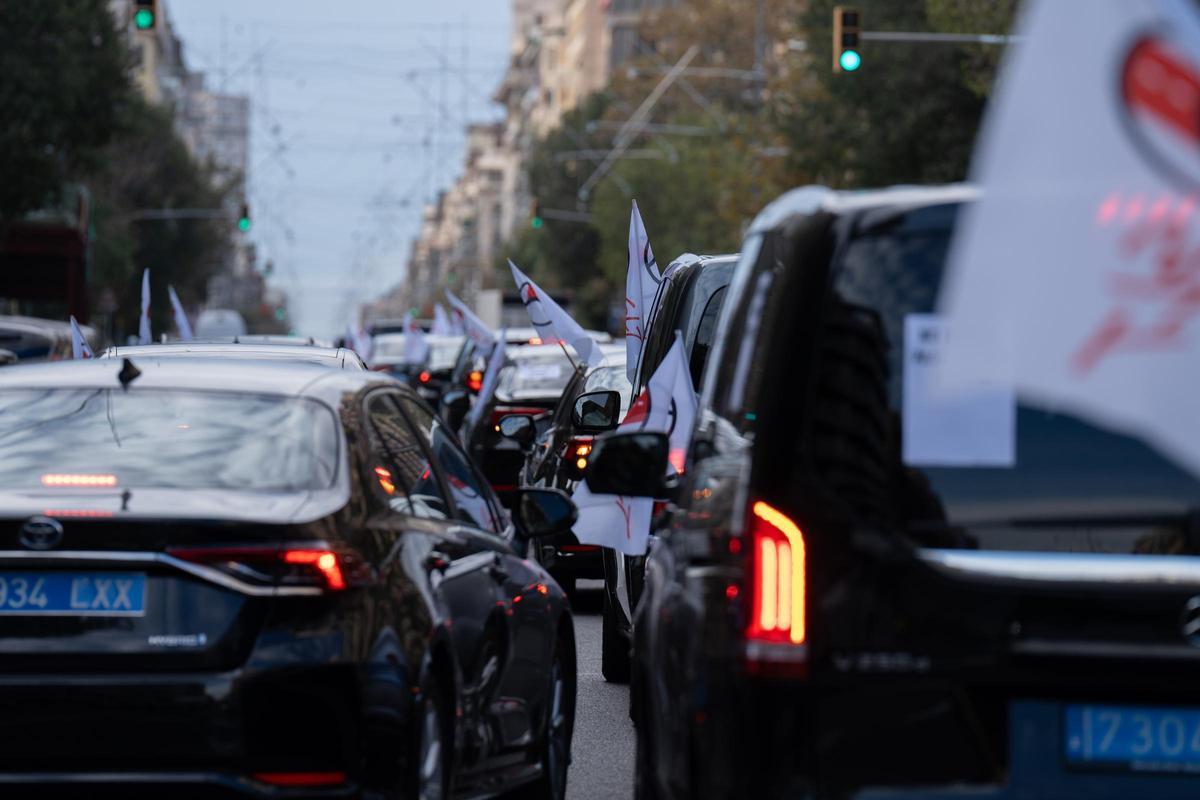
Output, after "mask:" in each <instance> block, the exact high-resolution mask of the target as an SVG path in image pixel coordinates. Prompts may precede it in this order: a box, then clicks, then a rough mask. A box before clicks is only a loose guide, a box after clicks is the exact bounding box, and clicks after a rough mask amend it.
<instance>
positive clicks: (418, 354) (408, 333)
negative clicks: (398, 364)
mask: <svg viewBox="0 0 1200 800" xmlns="http://www.w3.org/2000/svg"><path fill="white" fill-rule="evenodd" d="M428 356H429V342H427V341H425V331H423V330H421V327H420V326H419V325H417V318H416V317H415V316H414V315H413V312H411V311H409V312H408V313H406V314H405V315H404V361H405V363H407V364H424V363H425V359H426V358H427V357H428Z"/></svg>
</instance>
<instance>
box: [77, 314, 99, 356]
mask: <svg viewBox="0 0 1200 800" xmlns="http://www.w3.org/2000/svg"><path fill="white" fill-rule="evenodd" d="M71 357H72V358H95V357H96V355H95V354H94V353H93V352H92V346H91V345H90V344H88V340H87V337H86V336H84V335H83V329H82V328H80V327H79V323H78V322H76V321H75V316H74V315H72V316H71Z"/></svg>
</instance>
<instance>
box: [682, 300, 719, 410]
mask: <svg viewBox="0 0 1200 800" xmlns="http://www.w3.org/2000/svg"><path fill="white" fill-rule="evenodd" d="M726 291H727V288H726V287H725V286H722V287H721V288H720V289H717V291H715V292H713V295H712V297H710V298H708V303H707V304H706V305H705V306H704V313H703V314H701V315H700V324H699V325H697V326H696V338H695V339H694V340H693V341H692V346H691V355H690V357H689V358H688V371H689V372H691V373H692V386H695V387H699V386H700V378H701V377H702V376H703V375H704V365H705V364H706V363H707V362H708V352H709V350H710V349H712V344H713V337H714V336H716V333H717V317H718V316H719V315H720V313H721V306H722V305H723V304H724V303H725V294H726Z"/></svg>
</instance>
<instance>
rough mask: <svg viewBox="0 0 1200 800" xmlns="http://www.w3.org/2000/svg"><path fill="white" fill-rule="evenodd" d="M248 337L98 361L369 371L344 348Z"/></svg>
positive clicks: (114, 352) (134, 348) (107, 353)
mask: <svg viewBox="0 0 1200 800" xmlns="http://www.w3.org/2000/svg"><path fill="white" fill-rule="evenodd" d="M247 338H248V337H241V338H239V339H238V340H233V339H231V340H229V341H224V342H195V341H193V342H167V343H164V344H146V345H131V346H121V347H109V348H107V349H105V350H104V351H103V352H101V353H100V354H99V355H98V356H97V357H98V358H106V359H108V358H133V359H137V360H139V361H141V360H145V359H154V360H156V361H158V360H163V359H172V360H174V359H218V358H228V359H239V360H251V361H296V362H307V363H310V364H319V365H321V366H324V367H332V368H334V369H346V370H352V371H357V372H361V371H363V370H366V368H367V367H366V365H365V364H363V361H362V359H361V358H359V357H358V354H357V353H355V352H354V351H353V350H347V349H346V348H344V347H320V346H317V345H305V344H276V343H271V342H265V341H257V342H249V341H246V339H247Z"/></svg>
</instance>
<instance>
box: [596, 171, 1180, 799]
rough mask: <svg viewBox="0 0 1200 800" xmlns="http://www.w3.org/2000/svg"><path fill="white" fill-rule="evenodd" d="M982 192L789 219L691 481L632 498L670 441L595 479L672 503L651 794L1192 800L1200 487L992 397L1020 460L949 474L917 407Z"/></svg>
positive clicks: (1036, 407)
mask: <svg viewBox="0 0 1200 800" xmlns="http://www.w3.org/2000/svg"><path fill="white" fill-rule="evenodd" d="M975 197H976V194H975V192H974V191H973V190H972V189H971V188H969V187H962V186H951V187H938V188H904V189H894V190H888V191H880V192H867V193H864V192H856V193H838V192H833V191H830V190H827V189H807V190H803V191H798V192H795V193H792V194H789V195H786V196H784V197H783V198H781V199H780V200H778V201H776V202H775V203H774V204H772V205H771V206H769V207H768V208H767V209H766V210H764V211H763V213H762V214H761V215H760V216H759V217H758V219H757V220H756V221H755V222H754V223H753V225H752V226H751V228H750V230H749V233H748V236H747V239H746V242H745V245H744V249H743V252H744V256H743V258H742V260H741V262H740V263H739V265H738V268H737V273H736V276H735V278H734V281H733V284H732V285H731V288H730V290H729V291H730V297H729V300H728V302H727V304H726V308H725V309H724V311H723V313H722V316H721V320H720V323H719V331H720V332H719V335H718V337H717V343H716V346H715V349H714V352H713V355H712V363H710V364H709V367H708V370H707V373H706V375H705V381H704V389H703V392H702V398H701V404H700V420H699V424H698V426H697V429H696V431H695V434H694V437H693V439H692V442H691V446H690V455H689V460H688V463H687V468H686V471H685V474H684V478H683V481H682V483H681V485H680V486H678V487H677V489H675V490H671V489H669V488H655V487H651V488H649V489H647V488H646V485H648V484H653V483H654V482H655V475H656V474H661V472H659V473H656V472H655V471H656V470H659V469H661V468H662V467H664V466H665V458H666V456H665V448H666V446H665V442H664V441H663V439H664V437H662V436H661V435H656V434H645V435H641V436H635V437H631V436H629V435H624V436H620V435H618V436H616V437H614V438H612V439H609V440H604V439H600V440H598V442H597V446H596V450H595V451H594V453H593V463H592V466H591V467H590V468H589V484H593V483H595V484H598V485H600V486H601V487H603V488H605V489H607V490H610V491H619V490H630V489H633V488H634V486H631V485H626V483H627V482H626V481H625V480H623V479H622V480H614V478H616V477H617V476H620V475H621V474H623V473H622V469H621V466H622V465H623V466H624V474H626V475H627V476H628V481H629V482H633V483H638V482H640V483H642V489H641V490H640V491H639V492H637V493H638V494H642V495H645V494H657V493H658V492H660V491H668V492H669V493H671V494H672V496H673V500H674V502H675V504H676V505H677V506H678V510H675V511H673V512H672V513H671V514H670V518H671V523H670V527H669V528H667V529H666V530H664V531H663V532H662V534H661V538H660V539H659V540H658V542H657V543H656V545H655V546H654V547H653V549H652V550H651V553H650V556H649V559H648V564H647V575H646V582H645V590H644V596H643V597H642V601H641V604H640V606H639V608H638V614H637V618H636V625H635V627H634V631H635V636H636V642H635V647H634V653H635V655H636V663H635V667H634V668H635V680H634V686H633V689H634V692H635V694H639V695H640V699H639V700H638V701H637V702H636V703H635V704H634V707H635V709H636V724H637V729H638V752H637V784H638V789H637V795H638V796H639V797H643V798H645V797H656V798H679V797H694V796H696V795H699V794H702V795H703V796H705V797H713V798H741V797H796V796H809V797H860V796H863V797H865V796H873V797H874V796H879V797H882V796H887V797H892V798H901V797H914V798H915V797H931V796H938V797H947V798H950V797H956V798H958V797H962V798H965V797H973V798H982V797H991V798H1000V797H1018V796H1019V797H1029V798H1059V797H1088V796H1095V797H1101V796H1108V797H1136V796H1148V797H1149V796H1153V797H1155V798H1183V797H1194V796H1196V793H1197V787H1198V785H1200V784H1198V782H1197V780H1198V779H1197V778H1196V777H1195V775H1194V771H1193V769H1192V767H1191V765H1193V764H1196V763H1197V755H1196V752H1195V751H1193V750H1188V749H1187V748H1188V747H1190V745H1187V744H1186V743H1185V739H1186V736H1188V735H1190V734H1191V733H1192V731H1193V729H1194V727H1193V726H1194V725H1195V724H1196V723H1195V722H1194V720H1196V719H1197V712H1196V710H1195V709H1196V708H1197V706H1198V705H1200V697H1198V696H1197V693H1196V691H1195V689H1194V688H1193V687H1192V684H1191V682H1190V681H1189V680H1188V679H1187V677H1186V676H1190V675H1191V673H1192V672H1193V671H1194V664H1195V643H1194V642H1193V641H1192V634H1193V631H1194V627H1193V626H1192V625H1191V624H1190V621H1191V620H1192V618H1193V610H1194V609H1195V608H1196V607H1197V605H1198V604H1197V601H1196V593H1197V591H1198V590H1200V570H1198V569H1197V567H1196V563H1195V562H1196V558H1195V556H1194V555H1193V554H1194V553H1196V552H1197V545H1196V543H1195V538H1194V533H1193V531H1194V530H1195V528H1194V522H1193V520H1194V519H1195V517H1194V509H1195V508H1196V507H1197V502H1198V501H1200V483H1198V481H1197V478H1196V477H1195V475H1194V474H1192V473H1191V472H1189V471H1188V470H1186V469H1184V468H1183V467H1181V466H1180V465H1179V464H1178V463H1176V462H1175V461H1173V460H1172V459H1171V458H1170V457H1169V456H1168V455H1167V454H1165V453H1164V452H1162V451H1161V450H1158V449H1156V448H1155V447H1154V446H1152V445H1150V444H1149V443H1147V442H1146V441H1145V440H1143V439H1141V438H1139V437H1138V436H1137V435H1131V434H1130V433H1129V432H1127V431H1121V432H1118V431H1116V430H1113V429H1109V428H1107V427H1106V426H1105V425H1104V424H1101V423H1097V422H1096V421H1094V420H1087V419H1084V418H1081V417H1078V416H1075V415H1074V414H1072V413H1069V412H1068V411H1067V410H1065V409H1063V408H1056V407H1051V406H1047V405H1046V404H1044V403H1043V402H1040V401H1039V400H1038V398H1036V397H1033V396H1026V395H1025V394H1023V393H1021V392H1019V391H1016V390H1013V391H1011V392H1010V391H1008V390H1005V389H1004V388H1003V387H999V390H996V389H993V390H992V400H990V401H988V402H996V403H999V404H1000V405H1001V406H1007V407H1008V409H1009V410H1010V412H1011V417H1009V419H1010V420H1011V422H1012V425H1011V426H1007V427H1006V424H1005V423H1003V421H1001V422H999V423H996V422H993V423H991V424H992V425H997V426H998V427H997V428H996V429H994V430H989V431H988V432H986V433H985V432H982V431H981V432H980V434H981V435H987V436H999V437H1001V438H1002V439H1003V438H1005V437H1007V441H1008V443H1009V444H1010V445H1011V446H1012V448H1013V449H1012V456H1011V457H1005V458H1004V459H1002V460H997V461H989V462H988V463H989V465H988V466H971V465H970V464H971V463H973V462H969V461H968V462H965V464H964V463H963V462H959V463H957V464H956V463H954V455H953V454H952V453H951V454H949V455H945V454H936V453H939V452H940V450H939V448H940V446H941V445H939V443H938V442H937V441H936V430H935V429H934V428H923V427H922V426H921V425H919V424H918V423H919V422H920V420H922V419H925V418H926V417H928V416H929V415H931V414H933V415H935V416H938V415H940V416H943V417H944V415H946V414H950V413H957V414H961V413H963V409H962V408H961V407H959V408H958V409H957V410H953V409H952V408H951V407H946V406H940V405H938V403H940V402H943V401H939V400H934V399H931V398H930V397H927V396H924V395H921V394H914V393H913V392H912V391H911V388H912V387H911V385H910V387H909V389H910V390H909V391H908V392H906V391H905V388H904V387H905V384H906V383H910V384H911V382H912V381H914V380H922V374H923V373H922V370H926V369H928V365H929V363H931V362H930V359H931V358H936V353H937V351H936V350H934V349H930V348H932V347H933V346H934V344H935V343H936V340H937V339H938V337H937V336H933V337H928V336H926V335H924V334H920V333H916V332H917V331H929V330H931V328H930V326H931V325H932V326H933V328H932V329H933V330H936V326H937V324H939V323H938V321H939V317H937V310H936V309H937V305H936V302H937V298H938V295H939V291H940V289H941V284H942V280H943V275H942V272H943V266H944V262H945V257H946V253H947V250H948V247H949V243H950V240H951V235H952V231H953V229H954V226H955V224H956V222H957V220H958V219H959V217H960V215H961V213H962V209H963V208H964V207H965V206H966V205H968V204H969V203H970V202H971V201H972V200H973V199H974V198H975ZM918 326H919V327H918ZM906 395H907V396H906ZM970 410H971V408H970V407H968V408H967V412H970ZM1004 417H1005V415H1004V414H1001V415H999V416H998V418H999V419H1001V420H1002V419H1003V418H1004ZM935 428H936V426H935ZM930 430H934V433H933V435H934V437H935V439H934V440H930V439H929V436H930V433H929V431H930ZM918 431H923V432H921V433H917V432H918ZM656 439H657V441H655V440H656ZM958 446H963V445H962V444H961V441H960V443H959V445H958ZM929 453H935V454H934V455H930V454H929ZM647 461H655V462H656V463H654V464H652V465H650V466H648V467H646V466H642V467H639V466H638V465H645V464H646V462H647ZM614 467H616V468H614ZM630 469H633V470H635V471H636V470H640V474H629V470H630ZM1181 734H1182V735H1181Z"/></svg>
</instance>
